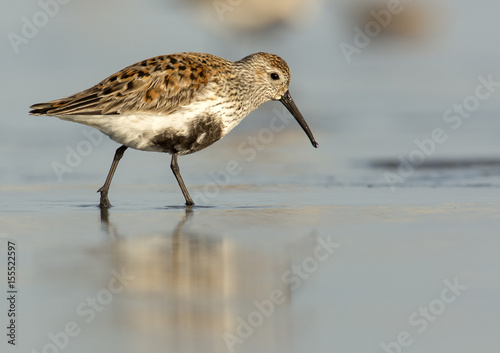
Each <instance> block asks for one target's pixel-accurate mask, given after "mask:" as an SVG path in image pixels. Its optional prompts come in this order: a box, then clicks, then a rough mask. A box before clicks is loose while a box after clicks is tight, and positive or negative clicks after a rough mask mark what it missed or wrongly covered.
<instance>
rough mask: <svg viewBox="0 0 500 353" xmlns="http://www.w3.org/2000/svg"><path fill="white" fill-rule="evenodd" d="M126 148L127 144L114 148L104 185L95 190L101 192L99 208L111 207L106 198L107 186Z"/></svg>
mask: <svg viewBox="0 0 500 353" xmlns="http://www.w3.org/2000/svg"><path fill="white" fill-rule="evenodd" d="M126 149H127V146H125V145H123V146H121V147H119V148H118V149H117V150H116V152H115V156H114V158H113V163H112V164H111V168H110V169H109V173H108V177H107V178H106V181H105V182H104V185H103V186H102V187H101V188H100V189H99V190H97V192H100V193H101V201H100V203H99V207H101V208H103V207H111V203H110V202H109V199H108V190H109V186H110V185H111V179H113V175H114V174H115V170H116V167H117V166H118V162H119V161H120V159H121V158H122V156H123V154H124V153H125V150H126Z"/></svg>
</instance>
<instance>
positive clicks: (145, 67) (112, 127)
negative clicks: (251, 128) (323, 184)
mask: <svg viewBox="0 0 500 353" xmlns="http://www.w3.org/2000/svg"><path fill="white" fill-rule="evenodd" d="M289 84H290V69H289V68H288V65H287V63H286V62H285V61H284V60H283V59H282V58H280V57H279V56H277V55H274V54H268V53H256V54H252V55H249V56H246V57H244V58H243V59H241V60H238V61H229V60H225V59H222V58H219V57H217V56H214V55H211V54H204V53H178V54H170V55H162V56H157V57H154V58H150V59H146V60H143V61H140V62H138V63H135V64H133V65H130V66H128V67H126V68H124V69H123V70H121V71H118V72H117V73H115V74H113V75H111V76H109V77H108V78H106V79H104V80H103V81H101V82H100V83H98V84H97V85H95V86H93V87H91V88H89V89H87V90H84V91H82V92H79V93H76V94H73V95H71V96H69V97H66V98H62V99H56V100H53V101H50V102H48V103H39V104H34V105H32V106H31V107H30V108H31V109H32V110H31V111H30V114H31V115H48V116H54V117H57V118H59V119H62V120H69V121H73V122H76V123H80V124H84V125H87V126H90V127H93V128H96V129H98V130H100V131H101V132H103V133H104V134H106V135H108V136H109V137H110V138H111V139H112V140H114V141H116V142H118V143H120V144H121V145H122V146H121V147H119V148H118V149H117V150H116V152H115V156H114V158H113V163H112V164H111V168H110V170H109V173H108V176H107V178H106V181H105V182H104V185H103V186H102V187H101V188H100V189H99V190H97V192H100V203H99V206H100V207H101V208H108V207H110V206H111V203H110V202H109V199H108V191H109V187H110V185H111V180H112V178H113V175H114V173H115V170H116V167H117V166H118V162H119V161H120V159H121V158H122V156H123V154H124V152H125V150H126V149H127V148H129V147H130V148H134V149H137V150H142V151H156V152H166V153H169V154H171V155H172V160H171V163H170V167H171V169H172V171H173V173H174V175H175V178H176V179H177V182H178V184H179V186H180V188H181V191H182V194H183V195H184V198H185V199H186V206H190V205H194V202H193V200H192V199H191V196H190V195H189V193H188V190H187V188H186V186H185V184H184V181H183V180H182V177H181V174H180V171H179V165H178V163H177V156H183V155H186V154H190V153H194V152H197V151H200V150H202V149H204V148H205V147H208V146H210V145H211V144H213V143H214V142H215V141H218V140H220V139H221V138H222V137H224V136H225V135H226V134H227V133H229V131H231V130H232V129H233V128H234V127H235V126H236V125H238V124H239V123H240V122H241V120H243V118H244V117H246V116H247V115H248V114H249V113H250V112H252V111H253V110H255V109H257V108H258V107H259V106H260V105H262V104H263V103H265V102H267V101H270V100H279V101H280V102H281V103H283V104H284V105H285V107H286V108H287V109H288V110H289V111H290V113H291V114H292V115H293V116H294V117H295V119H296V120H297V122H298V123H299V124H300V126H301V127H302V129H303V130H304V131H305V133H306V134H307V136H308V137H309V139H310V141H311V143H312V145H313V146H314V147H318V143H317V142H316V140H315V139H314V136H313V134H312V132H311V130H310V129H309V126H308V125H307V123H306V121H305V120H304V118H303V117H302V114H301V113H300V111H299V110H298V108H297V106H296V105H295V103H294V101H293V99H292V96H291V95H290V92H289V90H288V86H289Z"/></svg>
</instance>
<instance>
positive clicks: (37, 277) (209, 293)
mask: <svg viewBox="0 0 500 353" xmlns="http://www.w3.org/2000/svg"><path fill="white" fill-rule="evenodd" d="M244 136H245V135H244V134H235V135H234V136H232V137H230V138H229V137H228V141H224V143H225V144H227V145H229V146H231V145H232V143H233V142H237V141H241V139H243V138H244ZM319 136H320V137H321V139H320V137H318V140H320V141H321V142H320V143H321V144H322V145H321V148H320V149H318V150H314V149H313V148H311V147H310V146H308V145H307V140H306V139H305V137H304V136H302V135H301V134H300V131H297V134H296V135H295V134H294V133H290V136H289V137H290V138H289V139H288V138H285V137H282V138H279V139H278V142H277V143H273V144H272V145H269V146H267V147H266V151H265V152H266V153H265V155H264V154H262V155H261V158H257V159H256V160H255V161H253V162H252V163H248V164H244V163H243V160H242V159H241V158H239V159H238V156H237V154H234V155H233V154H231V153H229V152H226V154H228V155H225V154H224V153H223V148H226V147H227V145H224V143H223V142H221V143H220V144H221V145H222V146H219V147H216V146H214V147H213V148H214V153H213V154H211V155H210V162H211V163H212V164H213V165H215V166H217V168H218V167H220V166H222V168H220V169H218V170H217V169H215V168H208V170H212V171H214V173H215V175H218V174H217V172H218V171H223V170H224V167H225V166H226V163H227V162H226V161H227V160H231V159H232V158H236V159H237V160H240V161H241V167H242V171H241V173H240V175H237V176H233V177H231V179H230V181H229V182H228V185H227V186H224V185H223V183H222V182H220V180H222V179H217V180H219V182H220V183H219V184H220V186H219V189H218V190H217V192H215V191H214V190H216V189H215V188H214V187H212V189H210V188H209V189H207V190H208V192H205V193H204V190H205V189H204V187H205V186H206V185H209V183H213V184H210V185H212V186H214V185H217V184H216V183H215V180H213V179H211V178H212V175H214V174H210V173H208V172H207V171H206V170H205V171H203V173H201V174H199V175H193V174H195V173H193V172H194V171H195V170H197V169H198V170H203V168H204V167H207V165H208V164H210V163H209V162H208V161H207V160H206V159H204V158H203V155H202V154H200V155H199V156H198V157H197V156H196V155H195V156H193V157H189V158H185V161H184V162H185V163H183V159H182V158H181V159H180V163H181V171H182V172H183V174H184V176H185V179H186V180H189V182H188V188H189V189H190V190H191V193H192V194H193V196H195V195H198V196H195V197H198V198H200V199H203V197H206V198H207V199H208V202H202V203H200V205H199V206H195V207H193V208H191V209H189V210H186V209H184V207H182V195H181V193H180V191H179V190H178V187H177V185H176V184H175V182H174V179H173V177H172V176H171V175H170V173H169V172H170V171H169V170H168V163H166V164H165V165H164V166H163V167H162V168H161V169H160V168H155V165H154V163H157V161H159V160H165V159H166V156H162V155H159V154H151V155H149V154H146V153H142V154H141V153H131V154H130V156H128V157H129V160H128V162H127V159H126V157H127V156H126V157H124V159H123V160H122V161H123V162H122V163H123V165H121V166H120V167H122V168H120V167H119V168H118V172H117V178H116V180H115V181H114V184H113V185H112V189H111V192H110V199H111V202H112V203H113V204H114V207H112V208H111V209H110V210H109V211H107V212H101V211H100V210H99V209H98V208H97V207H96V205H97V202H98V194H96V193H95V190H96V189H97V188H98V186H99V182H102V179H103V177H104V175H105V172H106V170H107V167H108V162H109V159H110V158H109V157H111V156H110V155H109V153H111V155H112V149H109V148H107V147H106V149H107V150H108V156H97V154H95V153H94V154H92V155H91V156H90V157H89V159H93V158H97V159H99V160H101V157H102V161H103V165H104V167H102V168H104V170H103V171H101V172H98V171H96V170H93V166H88V169H90V171H89V170H84V169H85V168H83V166H82V167H78V168H77V170H75V172H74V173H71V175H68V181H66V182H64V181H63V182H62V183H38V184H30V183H26V184H23V185H19V184H18V185H11V186H4V187H3V189H2V214H1V216H0V217H1V224H2V232H3V234H2V243H1V244H0V251H1V253H2V258H5V257H4V256H5V254H6V251H7V248H6V242H7V241H8V240H10V241H14V242H15V243H16V247H17V256H18V264H17V266H18V267H17V268H18V283H17V287H18V289H19V293H18V302H17V303H18V304H17V305H18V315H19V319H18V325H19V326H18V332H19V337H18V342H19V343H18V347H16V349H20V350H23V351H30V350H31V349H33V348H34V349H35V350H36V351H37V352H42V351H43V349H46V350H47V352H50V351H51V350H50V349H52V348H53V347H55V346H51V344H54V343H53V341H54V340H55V341H57V342H59V344H61V347H62V346H64V344H66V343H67V348H65V349H67V350H68V351H71V352H88V351H106V352H115V351H116V352H135V351H138V350H139V351H151V352H155V351H168V352H170V351H172V352H174V351H175V352H198V351H200V350H203V351H210V352H227V351H236V352H255V351H272V352H303V351H304V350H310V351H318V352H331V351H340V352H344V351H346V352H347V351H349V352H359V351H383V349H382V347H381V344H383V343H385V344H390V342H395V341H396V340H397V339H398V335H401V332H403V335H405V334H404V332H408V335H409V338H408V337H406V336H403V337H404V340H403V342H404V343H405V344H408V345H409V347H407V349H408V351H411V349H413V350H414V351H421V350H422V349H423V350H426V351H428V350H430V351H432V349H430V348H429V347H433V349H437V350H439V349H445V350H450V351H451V350H452V351H456V352H467V351H471V350H473V349H475V350H484V351H491V350H492V349H494V348H495V347H496V344H497V342H498V341H497V340H496V339H495V338H494V337H496V334H495V332H496V329H495V327H496V321H497V320H496V317H497V316H496V314H495V313H498V310H500V307H499V306H498V305H497V300H496V298H497V294H498V291H499V289H500V288H499V286H498V274H497V273H496V272H497V270H498V267H499V266H500V261H499V259H500V257H499V256H498V255H499V254H498V250H497V249H498V225H499V224H500V216H499V215H500V212H499V211H500V203H499V202H498V193H499V189H498V181H497V180H498V177H497V176H498V174H499V170H498V165H497V163H496V162H495V163H484V165H481V166H480V167H481V168H484V170H483V171H482V172H481V170H482V169H481V168H479V169H478V168H475V167H473V166H470V165H468V164H467V163H464V164H460V163H458V164H453V165H452V166H453V168H452V167H450V166H449V165H445V166H444V167H446V168H445V169H446V173H439V168H430V167H428V168H423V169H417V170H416V171H415V173H414V175H412V176H411V177H409V178H408V180H406V181H405V182H404V183H402V184H401V185H398V186H397V188H396V189H395V190H394V191H391V189H390V187H388V185H387V184H386V183H385V182H384V178H383V172H387V171H391V170H392V171H393V172H394V171H396V170H397V166H394V165H385V164H383V163H379V162H377V161H378V160H376V159H373V161H372V162H370V160H364V161H363V160H361V161H360V160H356V159H354V162H352V160H351V159H348V158H346V159H343V158H340V157H339V158H337V159H334V160H332V161H331V162H330V163H323V164H322V163H321V162H320V161H321V160H325V156H326V155H330V153H331V152H330V149H332V148H334V144H335V143H337V142H332V141H333V140H334V139H325V137H326V135H325V134H319ZM344 138H345V137H344ZM287 141H288V142H287ZM295 141H296V142H295ZM299 141H300V143H299ZM292 142H293V144H300V145H302V146H300V147H297V146H296V147H293V145H290V144H289V143H292ZM110 146H111V147H112V146H113V145H110ZM282 149H285V150H286V152H283V151H282ZM100 152H101V151H99V153H100ZM218 152H219V153H218ZM47 153H49V152H47ZM143 155H144V157H145V158H146V159H148V158H152V159H153V160H154V162H152V161H149V163H150V165H148V166H146V164H147V163H145V162H144V161H142V160H141V156H143ZM208 155H209V153H207V154H206V156H207V158H208ZM156 158H158V159H157V160H156ZM275 158H281V159H282V163H281V164H280V165H276V164H275V163H276V160H275ZM349 161H351V162H349ZM167 162H168V159H167ZM191 163H194V164H191ZM198 163H199V164H198ZM377 163H378V164H377ZM137 164H139V165H140V166H141V168H139V169H138V168H137ZM295 164H297V165H295ZM315 166H319V167H315ZM182 167H184V168H182ZM102 168H100V169H102ZM146 168H148V169H146ZM391 168H392V169H391ZM337 169H341V170H342V172H339V173H335V171H336V170H337ZM291 170H292V171H291ZM77 173H82V174H83V175H84V177H82V176H77V175H76V174H77ZM86 173H90V174H86ZM143 173H144V174H146V175H147V178H150V179H152V180H153V183H149V182H148V179H146V176H143V175H142V174H143ZM73 174H75V178H76V179H77V180H76V181H72V180H71V178H73ZM155 174H158V175H155ZM438 176H439V177H438ZM141 178H143V179H141ZM161 179H166V180H168V182H164V183H156V181H157V180H161ZM203 179H205V180H207V182H205V183H204V184H203V183H200V184H197V183H196V181H198V180H203ZM85 180H87V182H85ZM90 180H92V182H89V181H90ZM193 180H194V181H195V182H194V183H193ZM432 180H434V185H433V186H428V185H427V184H429V183H430V181H432ZM195 190H197V191H195ZM200 195H201V196H200ZM117 273H118V274H120V275H116V274H117ZM2 276H3V278H2V279H1V281H2V283H5V281H6V279H5V274H2ZM117 276H118V278H121V281H122V282H117V281H116V280H114V278H116V277H117ZM454 281H458V282H457V283H458V286H459V289H458V292H457V293H458V294H457V295H455V296H453V294H450V293H452V292H449V293H447V295H448V296H450V295H451V296H452V297H450V298H451V299H450V298H448V297H446V298H448V299H450V300H449V303H444V301H443V300H447V299H446V298H445V299H440V298H441V295H442V292H443V290H444V288H446V283H448V284H449V283H452V284H453V282H454ZM120 284H121V285H120ZM273 300H274V301H273ZM431 303H432V305H434V306H431V309H429V310H431V311H430V313H431V314H430V316H429V317H430V318H431V319H432V320H431V319H427V318H426V317H425V316H422V314H419V313H418V310H419V308H421V307H423V308H425V307H427V306H428V305H431ZM440 305H441V306H440ZM4 312H5V310H4ZM414 312H416V313H417V314H415V315H417V316H413V321H410V317H411V315H412V313H414ZM477 321H481V322H483V325H481V326H478V325H476V322H477ZM67 325H70V326H69V329H70V331H69V332H71V333H72V334H73V335H74V336H75V337H70V336H69V335H68V336H65V334H63V333H61V332H63V331H64V330H65V329H66V328H67ZM464 329H466V330H467V331H468V334H467V335H460V336H457V333H458V332H462V330H464ZM420 330H422V331H421V332H420ZM478 335H479V336H481V337H483V338H484V339H482V340H480V341H478V340H477V339H476V337H477V336H478ZM51 337H52V338H51ZM54 337H55V338H54ZM65 337H68V338H67V339H66V338H65ZM408 342H411V344H409V343H408ZM444 342H446V344H445V343H444ZM64 347H65V346H64ZM392 347H393V349H396V348H394V347H395V346H394V344H393V346H392Z"/></svg>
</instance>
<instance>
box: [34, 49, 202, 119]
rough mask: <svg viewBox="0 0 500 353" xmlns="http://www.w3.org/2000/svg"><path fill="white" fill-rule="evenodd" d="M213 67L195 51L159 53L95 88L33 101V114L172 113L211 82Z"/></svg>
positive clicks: (120, 72) (127, 68)
mask: <svg viewBox="0 0 500 353" xmlns="http://www.w3.org/2000/svg"><path fill="white" fill-rule="evenodd" d="M210 76H211V69H210V67H209V66H208V65H207V64H206V60H205V59H204V57H198V56H196V55H195V54H194V53H192V54H191V53H181V54H171V55H164V56H157V57H154V58H150V59H147V60H143V61H141V62H138V63H136V64H133V65H130V66H128V67H126V68H124V69H123V70H121V71H119V72H117V73H115V74H114V75H111V76H109V77H108V78H106V79H104V80H103V81H101V82H100V83H98V84H97V85H95V86H94V87H92V88H89V89H87V90H85V91H82V92H79V93H76V94H74V95H71V96H69V97H67V98H62V99H57V100H54V101H51V102H48V103H39V104H34V105H32V106H31V107H30V108H31V109H32V110H31V111H30V114H31V115H52V116H59V115H113V114H133V113H138V112H141V113H148V112H151V113H155V114H157V113H161V114H169V113H171V112H173V111H174V110H176V109H177V108H178V107H180V106H183V105H186V104H189V103H190V102H191V101H192V100H193V98H194V97H195V96H196V95H197V94H198V93H199V92H200V91H201V90H202V89H203V88H204V87H205V86H206V85H207V84H208V81H209V79H210Z"/></svg>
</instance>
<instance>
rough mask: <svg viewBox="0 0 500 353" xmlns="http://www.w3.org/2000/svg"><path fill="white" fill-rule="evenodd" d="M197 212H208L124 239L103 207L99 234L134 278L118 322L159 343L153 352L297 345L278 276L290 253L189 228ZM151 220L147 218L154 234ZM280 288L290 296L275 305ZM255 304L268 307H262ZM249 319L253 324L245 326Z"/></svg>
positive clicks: (187, 214) (284, 286) (191, 212)
mask: <svg viewBox="0 0 500 353" xmlns="http://www.w3.org/2000/svg"><path fill="white" fill-rule="evenodd" d="M198 212H205V211H203V210H193V209H191V208H186V209H185V211H184V212H183V214H182V215H181V218H180V220H178V222H177V224H176V225H175V226H174V227H173V228H172V230H171V231H167V232H165V233H159V234H148V235H139V236H135V235H134V236H130V235H129V234H128V235H127V236H125V237H124V236H122V235H120V225H119V224H118V222H116V224H115V222H114V220H112V219H113V215H112V214H110V213H112V210H111V212H110V211H108V210H107V209H102V210H101V226H102V229H103V230H104V231H105V232H106V233H107V234H108V235H109V238H110V239H111V240H112V241H111V249H112V254H113V255H112V256H113V266H114V267H115V268H125V269H126V271H127V273H131V274H133V275H134V276H135V278H134V280H133V281H132V282H131V283H130V286H129V287H127V290H126V298H127V300H126V301H123V302H121V303H120V305H121V306H122V308H120V310H119V313H120V314H119V317H117V318H116V319H117V321H118V322H117V324H118V325H123V326H124V327H123V328H124V329H130V330H131V332H135V331H137V330H142V332H146V334H144V335H139V336H138V337H139V338H138V339H139V340H144V342H142V344H144V345H145V346H147V347H151V345H155V347H151V349H153V350H156V349H157V348H158V349H159V348H162V349H163V350H165V351H177V352H194V351H196V352H199V351H214V352H218V351H220V352H223V351H226V350H227V349H228V348H231V347H230V346H231V345H232V348H233V349H234V350H235V351H239V350H238V348H239V346H242V344H243V343H244V344H245V345H246V347H247V348H249V347H252V346H254V347H255V344H257V346H259V347H260V346H265V347H268V348H269V347H273V346H277V345H278V343H277V342H280V343H279V348H278V347H276V349H273V351H275V352H279V351H282V350H283V349H285V348H287V347H286V344H285V346H283V342H291V341H292V340H291V337H290V336H291V333H290V330H291V329H290V326H289V324H288V323H289V322H290V315H291V314H290V312H289V311H290V309H289V300H290V288H289V285H288V284H286V283H284V282H283V281H282V279H281V277H282V274H283V273H284V272H285V271H286V270H287V269H288V268H289V266H290V262H289V258H288V256H286V255H285V254H284V253H283V252H281V253H280V252H279V251H269V252H266V253H265V254H263V253H262V252H257V251H256V250H255V249H251V248H248V247H246V246H244V245H241V244H240V245H238V244H237V243H236V242H234V241H233V240H231V238H230V237H224V236H221V235H220V234H211V232H210V229H206V228H205V227H203V225H202V226H201V229H203V231H201V232H200V231H199V230H197V231H195V230H193V227H191V225H193V223H195V220H196V216H197V215H196V213H198ZM117 216H118V215H117ZM117 218H118V217H117ZM150 222H151V221H150V220H149V221H145V225H146V224H147V225H148V227H149V229H151V228H152V227H151V224H150ZM194 228H196V229H200V227H199V225H198V227H194ZM275 290H279V291H281V292H283V297H284V298H285V299H284V301H283V302H282V303H280V304H279V305H274V306H273V307H272V308H270V307H269V299H270V296H271V293H272V292H273V291H275ZM256 302H257V303H264V304H263V305H264V309H262V308H261V309H258V308H257V307H256V304H255V303H256ZM266 304H267V307H266V306H265V305H266ZM262 311H265V312H264V313H262ZM252 313H253V314H252ZM249 315H251V320H253V321H252V323H251V324H249V325H250V326H248V327H242V326H245V324H242V321H244V322H246V323H247V324H248V318H249ZM249 331H252V333H251V334H248V332H249ZM247 334H248V336H247V337H241V336H242V335H243V336H245V335H247ZM159 342H161V347H156V345H157V344H159ZM252 342H253V343H252ZM228 344H229V346H228ZM139 346H141V345H139ZM288 348H289V347H288ZM285 350H286V349H285ZM243 351H246V350H243Z"/></svg>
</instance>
